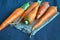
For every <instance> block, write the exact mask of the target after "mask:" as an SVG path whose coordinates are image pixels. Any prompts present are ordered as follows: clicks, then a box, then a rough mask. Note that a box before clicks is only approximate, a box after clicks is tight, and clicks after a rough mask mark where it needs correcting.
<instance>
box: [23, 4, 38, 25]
mask: <svg viewBox="0 0 60 40" xmlns="http://www.w3.org/2000/svg"><path fill="white" fill-rule="evenodd" d="M38 7H39V5H37V6H36V7H35V8H34V9H33V10H32V11H31V12H30V13H29V14H28V15H27V16H25V18H24V23H25V24H32V23H33V21H34V20H35V17H36V14H37V11H38Z"/></svg>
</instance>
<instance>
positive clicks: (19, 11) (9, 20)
mask: <svg viewBox="0 0 60 40" xmlns="http://www.w3.org/2000/svg"><path fill="white" fill-rule="evenodd" d="M29 5H30V4H29V3H26V4H24V5H23V6H25V7H23V6H21V7H20V8H17V9H16V10H15V11H14V12H13V13H12V14H11V15H10V16H9V17H8V18H7V19H6V20H5V21H4V22H3V23H2V24H1V25H0V30H2V29H4V28H5V27H6V26H8V25H9V24H10V23H12V22H13V21H15V20H16V19H17V18H18V17H20V16H21V15H22V13H23V12H24V11H25V10H26V9H27V8H28V7H29Z"/></svg>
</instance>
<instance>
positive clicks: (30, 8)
mask: <svg viewBox="0 0 60 40" xmlns="http://www.w3.org/2000/svg"><path fill="white" fill-rule="evenodd" d="M37 5H38V3H37V2H34V3H32V4H31V6H30V7H29V8H28V9H27V10H26V11H25V12H24V13H23V15H22V17H21V18H20V19H19V21H18V22H17V24H18V23H19V22H21V21H22V19H23V18H24V17H25V16H26V15H27V14H28V13H29V12H31V11H32V10H33V9H34V8H35V7H36V6H37Z"/></svg>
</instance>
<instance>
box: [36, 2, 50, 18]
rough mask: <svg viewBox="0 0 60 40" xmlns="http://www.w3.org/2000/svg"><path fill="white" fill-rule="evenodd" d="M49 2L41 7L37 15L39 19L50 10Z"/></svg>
mask: <svg viewBox="0 0 60 40" xmlns="http://www.w3.org/2000/svg"><path fill="white" fill-rule="evenodd" d="M49 6H50V5H49V2H44V3H42V4H41V5H40V7H39V10H38V13H37V17H36V18H37V19H39V18H40V17H41V16H42V15H43V14H44V13H45V12H46V11H47V9H48V8H49Z"/></svg>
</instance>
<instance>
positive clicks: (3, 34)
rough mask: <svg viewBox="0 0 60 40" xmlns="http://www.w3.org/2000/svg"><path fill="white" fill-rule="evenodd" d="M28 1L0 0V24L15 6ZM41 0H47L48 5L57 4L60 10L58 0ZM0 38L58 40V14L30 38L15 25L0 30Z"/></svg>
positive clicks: (1, 39)
mask: <svg viewBox="0 0 60 40" xmlns="http://www.w3.org/2000/svg"><path fill="white" fill-rule="evenodd" d="M28 1H30V0H0V24H1V23H2V22H3V21H4V20H5V19H6V18H7V17H8V16H9V15H10V14H11V13H12V12H13V11H14V10H15V9H16V8H17V7H20V6H21V5H22V4H24V3H25V2H28ZM31 1H36V0H31ZM42 1H43V2H44V1H48V2H49V3H50V5H54V6H58V11H60V0H42ZM0 40H60V15H59V16H57V17H56V18H55V19H54V20H53V21H52V22H50V23H49V24H48V25H47V26H45V27H44V28H42V29H41V30H40V31H39V32H38V33H37V34H36V35H34V36H32V37H31V38H29V35H28V34H26V33H24V32H22V31H19V30H17V29H16V28H15V27H13V26H10V25H9V26H7V27H6V28H5V29H3V30H2V31H0Z"/></svg>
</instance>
